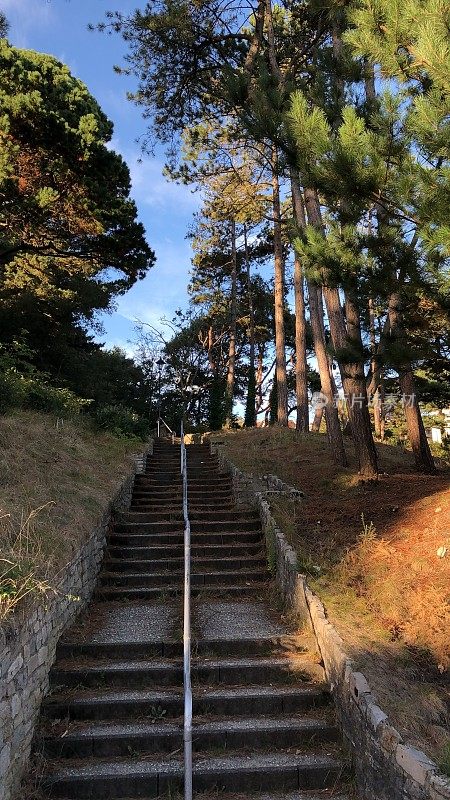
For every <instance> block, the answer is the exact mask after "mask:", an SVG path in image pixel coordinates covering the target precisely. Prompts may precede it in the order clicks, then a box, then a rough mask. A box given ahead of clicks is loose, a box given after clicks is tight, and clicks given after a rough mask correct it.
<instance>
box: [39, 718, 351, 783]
mask: <svg viewBox="0 0 450 800" xmlns="http://www.w3.org/2000/svg"><path fill="white" fill-rule="evenodd" d="M338 736H339V734H338V730H337V728H336V726H335V725H333V724H332V723H331V722H330V720H329V719H328V718H327V717H326V716H323V715H322V716H321V717H318V716H311V717H300V716H283V717H267V718H261V717H256V718H255V717H249V718H244V719H225V720H206V721H196V720H194V723H193V733H192V745H193V751H194V752H201V751H207V750H210V749H212V748H214V749H215V748H218V749H221V750H236V749H239V748H251V750H252V752H255V751H257V750H261V749H264V748H267V747H271V749H273V750H275V751H276V750H280V749H285V748H288V747H295V748H298V747H299V748H302V747H305V746H311V745H313V744H314V745H317V744H318V743H325V742H336V741H337V740H338ZM182 741H183V722H182V720H180V721H173V722H172V721H167V722H166V721H164V720H160V721H157V722H153V723H151V722H131V723H128V724H127V723H120V722H106V723H105V722H103V723H102V722H94V723H82V724H80V723H69V724H68V725H65V724H63V726H62V730H61V733H59V735H58V734H53V735H48V736H45V738H44V740H43V743H42V744H43V750H44V754H45V755H46V756H47V757H49V758H65V759H68V758H111V757H112V758H114V757H118V756H124V757H129V755H130V753H134V755H139V754H141V753H146V754H147V753H167V752H173V751H174V750H176V749H177V748H179V747H180V745H181V743H182ZM333 798H334V795H333Z"/></svg>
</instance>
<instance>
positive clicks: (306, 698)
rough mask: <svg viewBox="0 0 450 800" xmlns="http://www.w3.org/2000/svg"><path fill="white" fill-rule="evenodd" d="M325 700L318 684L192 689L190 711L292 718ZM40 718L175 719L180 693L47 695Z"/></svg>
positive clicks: (180, 709)
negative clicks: (290, 715)
mask: <svg viewBox="0 0 450 800" xmlns="http://www.w3.org/2000/svg"><path fill="white" fill-rule="evenodd" d="M327 702H329V694H328V690H327V687H326V686H325V685H321V684H302V685H293V686H250V687H247V686H245V687H242V686H239V687H231V686H228V687H227V688H223V689H222V688H216V687H213V688H208V687H195V686H194V687H193V713H194V714H195V715H204V714H207V715H214V716H218V715H221V716H233V717H234V716H236V715H238V714H239V715H240V716H258V717H260V716H263V717H266V716H267V715H275V714H297V713H299V712H303V711H309V710H311V709H313V708H320V707H321V706H323V705H324V704H326V703H327ZM43 712H44V714H45V715H46V716H47V717H49V718H52V719H70V720H89V719H90V720H93V719H98V720H101V719H103V720H108V719H109V720H112V719H130V718H131V719H133V720H136V719H140V718H142V717H149V718H150V720H152V719H154V720H155V721H156V720H158V719H161V718H165V717H166V716H167V717H178V716H181V715H182V714H183V689H182V687H171V688H170V689H167V690H162V689H160V690H150V689H140V690H139V689H123V690H119V689H118V690H114V689H92V690H77V691H76V692H72V694H71V693H70V692H69V693H64V694H62V695H57V694H53V695H50V697H49V698H48V699H47V700H46V701H44V704H43Z"/></svg>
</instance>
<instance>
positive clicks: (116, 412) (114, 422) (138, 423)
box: [93, 405, 150, 439]
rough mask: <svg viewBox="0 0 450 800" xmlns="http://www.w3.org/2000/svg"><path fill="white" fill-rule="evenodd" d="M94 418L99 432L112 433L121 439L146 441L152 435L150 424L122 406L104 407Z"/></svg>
mask: <svg viewBox="0 0 450 800" xmlns="http://www.w3.org/2000/svg"><path fill="white" fill-rule="evenodd" d="M93 417H94V422H95V425H96V426H97V428H98V429H99V430H103V431H110V433H113V434H114V435H115V436H118V437H119V438H122V437H123V438H127V439H130V438H132V437H135V436H136V437H138V438H139V439H145V438H146V437H147V436H148V435H149V433H150V422H149V421H148V420H146V419H145V418H144V417H140V416H138V415H137V414H134V413H133V412H132V411H130V409H129V408H126V407H125V406H122V405H109V406H102V407H101V408H98V409H96V411H95V412H94V414H93Z"/></svg>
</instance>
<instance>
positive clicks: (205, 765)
mask: <svg viewBox="0 0 450 800" xmlns="http://www.w3.org/2000/svg"><path fill="white" fill-rule="evenodd" d="M340 773H341V765H340V762H339V760H338V759H336V758H333V757H332V756H322V755H316V754H310V753H305V754H301V753H300V754H299V755H295V754H291V753H284V752H278V753H257V754H252V755H241V754H230V755H224V756H215V757H208V756H207V755H205V754H201V753H200V754H197V756H196V758H195V760H194V765H193V786H194V789H195V790H196V791H205V790H212V789H215V788H216V787H217V785H219V786H220V787H221V789H223V790H225V791H228V792H233V791H234V792H236V791H239V792H255V791H262V790H263V789H264V790H267V789H277V790H280V789H288V790H292V791H294V790H296V789H299V788H301V789H318V788H319V789H322V788H324V787H331V786H333V785H334V783H335V782H336V780H337V779H338V778H339V776H340ZM183 774H184V767H183V761H182V758H181V756H178V757H173V758H168V759H167V758H166V759H158V758H155V757H151V756H149V757H148V758H146V759H143V760H139V759H136V758H129V759H127V760H126V761H123V760H120V759H118V760H116V761H114V760H112V761H99V762H95V761H94V762H91V763H87V764H82V765H72V764H70V763H69V764H68V765H66V766H61V767H59V768H58V767H56V768H55V771H54V772H53V774H50V776H49V777H48V778H47V780H46V781H45V783H44V789H46V790H47V791H48V792H49V794H50V796H51V797H59V798H66V797H71V798H77V800H98V799H99V798H100V797H101V798H102V800H113V798H119V797H121V796H126V797H128V798H139V797H140V798H144V797H145V798H146V800H148V799H149V798H156V797H162V796H164V795H166V796H170V797H172V796H173V793H174V792H176V791H181V789H182V787H183Z"/></svg>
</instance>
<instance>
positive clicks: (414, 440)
mask: <svg viewBox="0 0 450 800" xmlns="http://www.w3.org/2000/svg"><path fill="white" fill-rule="evenodd" d="M388 314H389V324H390V331H391V336H392V337H393V338H394V339H395V341H396V342H397V343H398V345H399V346H400V348H401V349H402V350H403V351H404V352H405V353H406V352H407V341H406V333H405V329H404V327H403V319H402V302H401V296H400V292H393V293H392V294H391V296H390V297H389V308H388ZM398 376H399V383H400V390H401V392H402V395H403V402H404V408H405V417H406V426H407V429H408V437H409V441H410V442H411V447H412V449H413V454H414V461H415V464H416V467H417V469H418V470H420V471H421V472H426V473H429V474H433V473H435V472H436V465H435V463H434V460H433V456H432V454H431V450H430V445H429V444H428V439H427V437H426V433H425V428H424V425H423V420H422V414H421V413H420V406H419V402H418V398H417V395H416V391H415V382H414V373H413V370H412V366H411V362H410V361H409V359H408V358H407V357H405V358H404V360H403V363H402V364H400V365H399V366H398Z"/></svg>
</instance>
